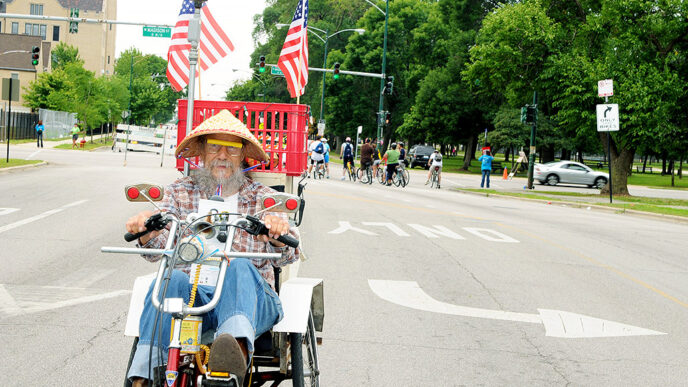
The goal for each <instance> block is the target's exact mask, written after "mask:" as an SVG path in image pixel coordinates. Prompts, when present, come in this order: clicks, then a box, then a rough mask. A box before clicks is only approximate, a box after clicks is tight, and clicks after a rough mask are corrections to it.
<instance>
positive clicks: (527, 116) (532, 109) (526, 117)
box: [521, 105, 537, 124]
mask: <svg viewBox="0 0 688 387" xmlns="http://www.w3.org/2000/svg"><path fill="white" fill-rule="evenodd" d="M535 120H537V105H526V106H524V107H522V108H521V122H522V123H524V124H534V123H535Z"/></svg>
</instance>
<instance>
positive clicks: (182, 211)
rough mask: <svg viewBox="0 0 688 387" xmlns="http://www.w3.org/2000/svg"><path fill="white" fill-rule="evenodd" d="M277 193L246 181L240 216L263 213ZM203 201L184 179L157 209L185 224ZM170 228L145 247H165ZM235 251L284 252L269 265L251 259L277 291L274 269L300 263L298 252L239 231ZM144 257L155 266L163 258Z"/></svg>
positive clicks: (186, 268) (183, 266)
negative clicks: (262, 203)
mask: <svg viewBox="0 0 688 387" xmlns="http://www.w3.org/2000/svg"><path fill="white" fill-rule="evenodd" d="M274 192H275V190H273V189H272V188H269V187H266V186H264V185H262V184H260V183H258V182H255V181H253V180H251V179H249V178H247V179H246V182H245V183H244V184H243V185H242V186H241V187H240V188H239V192H238V193H239V195H238V197H239V198H238V208H237V210H238V212H239V213H242V214H255V213H256V212H257V211H259V210H260V208H259V205H258V203H260V201H262V198H263V196H265V195H268V194H271V193H274ZM201 199H208V195H206V194H205V193H204V192H202V191H201V190H200V189H199V187H198V186H196V184H194V183H193V180H192V179H191V177H183V178H180V179H177V181H175V182H174V183H172V184H170V185H169V186H167V187H165V195H164V198H163V200H162V201H161V204H160V205H158V207H160V208H161V209H162V210H163V211H166V212H170V213H171V214H174V215H175V216H177V217H178V218H179V219H182V220H183V219H186V216H187V215H188V214H190V213H193V212H196V211H197V210H198V205H199V201H200V200H201ZM270 214H271V215H275V216H279V217H281V218H283V219H287V218H288V217H287V215H286V214H283V213H270ZM169 227H170V226H169V225H168V227H167V228H166V229H165V230H163V231H162V232H161V233H160V235H158V236H157V237H156V238H153V239H151V240H150V241H148V243H146V244H145V246H142V247H145V248H153V249H163V248H164V247H165V241H167V237H168V235H169ZM190 234H191V232H187V234H186V235H190ZM289 234H290V235H291V236H292V237H294V238H296V239H299V233H298V231H297V230H296V228H294V227H292V228H291V229H290V230H289ZM186 235H185V236H186ZM232 251H244V252H251V253H279V252H281V253H282V258H280V259H278V260H273V261H270V260H266V259H251V261H252V262H253V265H254V266H255V267H256V268H257V269H258V272H259V273H260V275H262V276H263V278H265V280H266V281H267V282H268V284H270V286H271V287H272V288H273V290H274V289H275V273H274V270H273V268H272V266H273V265H274V266H286V265H288V264H290V263H292V262H296V261H297V260H298V259H299V249H298V248H296V249H293V248H290V247H288V246H284V247H275V246H273V245H271V244H270V243H265V242H262V241H259V240H258V239H257V238H256V237H254V236H253V235H251V234H249V233H247V232H246V231H244V230H241V229H237V230H236V233H235V235H234V241H233V243H232ZM143 257H144V258H145V259H146V260H147V261H150V262H156V261H158V260H160V259H161V258H162V256H160V255H143ZM271 262H272V265H271ZM175 268H177V269H180V270H182V271H184V272H185V273H186V274H189V272H190V270H191V268H190V265H189V264H186V263H183V262H182V263H180V264H177V265H176V266H175Z"/></svg>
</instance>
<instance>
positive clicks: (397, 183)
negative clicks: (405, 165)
mask: <svg viewBox="0 0 688 387" xmlns="http://www.w3.org/2000/svg"><path fill="white" fill-rule="evenodd" d="M401 179H403V177H401V173H399V171H396V172H395V173H394V176H392V184H394V186H395V187H398V186H400V185H401Z"/></svg>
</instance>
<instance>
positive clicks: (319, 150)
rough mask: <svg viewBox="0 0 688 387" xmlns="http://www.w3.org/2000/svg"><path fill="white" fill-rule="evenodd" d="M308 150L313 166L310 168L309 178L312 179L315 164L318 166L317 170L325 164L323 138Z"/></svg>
mask: <svg viewBox="0 0 688 387" xmlns="http://www.w3.org/2000/svg"><path fill="white" fill-rule="evenodd" d="M308 149H309V150H310V151H311V165H309V166H308V177H309V178H310V177H311V171H312V170H313V164H317V166H316V168H318V167H320V164H322V163H323V162H325V145H324V144H323V143H322V137H321V138H319V139H317V140H315V141H313V142H312V143H311V146H310V148H308Z"/></svg>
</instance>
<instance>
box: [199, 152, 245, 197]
mask: <svg viewBox="0 0 688 387" xmlns="http://www.w3.org/2000/svg"><path fill="white" fill-rule="evenodd" d="M218 163H220V161H219V160H215V161H214V162H212V163H211V164H210V165H208V166H207V167H206V168H198V169H194V170H192V171H191V173H190V175H191V179H192V180H193V182H194V183H195V184H196V185H197V186H198V187H199V188H200V189H201V191H202V192H205V194H206V195H207V196H208V197H211V196H213V195H215V192H216V191H217V186H218V185H222V196H229V195H233V194H234V193H236V192H238V191H239V188H241V186H242V185H243V184H244V183H245V182H246V176H244V173H243V172H242V171H241V170H240V169H239V168H235V166H234V165H233V164H232V163H230V162H226V165H227V164H228V165H229V166H230V168H231V169H232V170H233V171H234V172H232V174H231V175H229V176H227V177H222V178H220V179H217V178H215V176H213V174H212V172H211V170H212V168H213V167H214V166H215V165H217V164H218Z"/></svg>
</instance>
